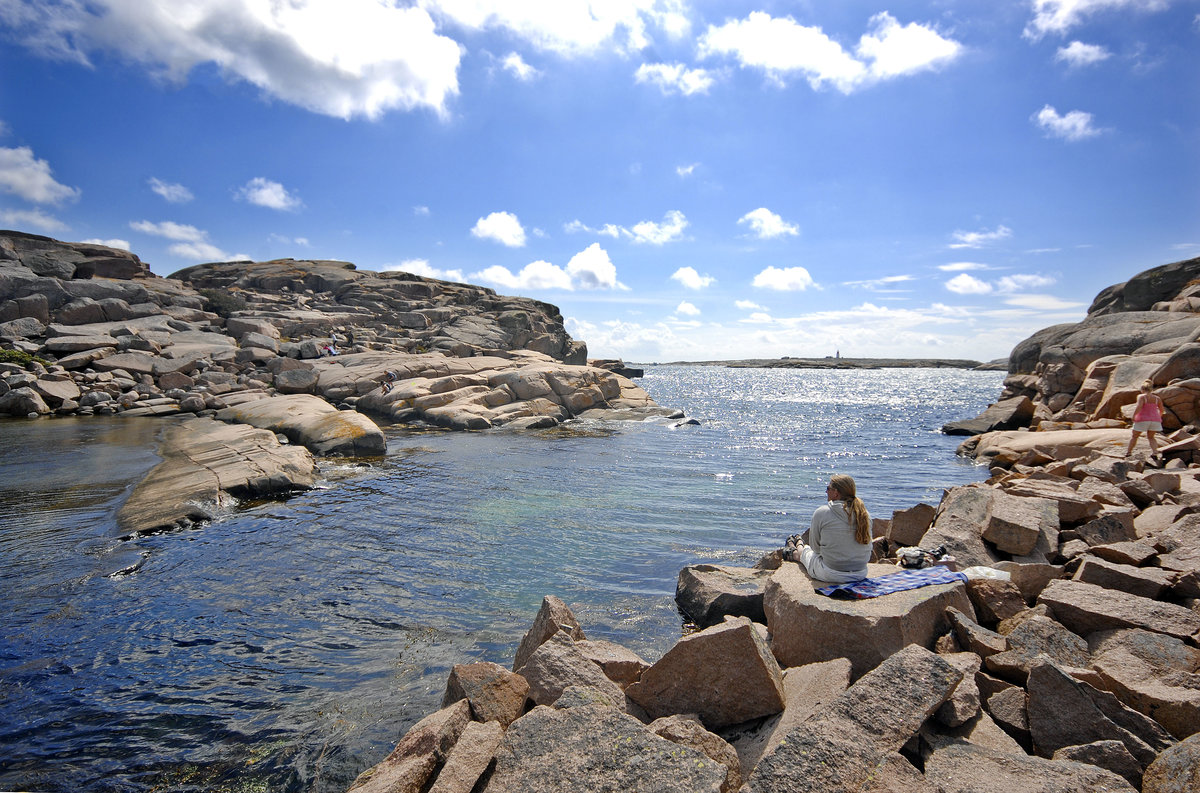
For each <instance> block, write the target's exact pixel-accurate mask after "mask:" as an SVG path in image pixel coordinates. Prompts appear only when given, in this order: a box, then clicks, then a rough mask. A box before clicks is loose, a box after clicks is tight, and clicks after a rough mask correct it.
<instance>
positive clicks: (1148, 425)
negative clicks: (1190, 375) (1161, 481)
mask: <svg viewBox="0 0 1200 793" xmlns="http://www.w3.org/2000/svg"><path fill="white" fill-rule="evenodd" d="M1162 417H1163V401H1162V399H1160V398H1159V397H1158V396H1156V395H1155V394H1154V384H1153V383H1151V382H1150V381H1149V380H1147V381H1145V382H1144V383H1142V388H1141V393H1140V394H1138V398H1137V404H1135V405H1134V408H1133V435H1131V436H1130V438H1129V448H1127V449H1126V450H1125V456H1126V457H1128V456H1129V455H1131V454H1133V447H1134V445H1135V444H1136V443H1137V439H1138V436H1139V435H1141V434H1142V433H1143V432H1144V433H1146V440H1148V441H1150V456H1151V457H1157V456H1158V443H1157V442H1156V441H1155V440H1154V433H1156V432H1162Z"/></svg>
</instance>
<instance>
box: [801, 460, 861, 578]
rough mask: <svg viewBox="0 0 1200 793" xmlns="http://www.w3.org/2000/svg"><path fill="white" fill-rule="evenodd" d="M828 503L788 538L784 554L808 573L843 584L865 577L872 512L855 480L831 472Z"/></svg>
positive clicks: (827, 496)
mask: <svg viewBox="0 0 1200 793" xmlns="http://www.w3.org/2000/svg"><path fill="white" fill-rule="evenodd" d="M825 497H826V498H827V499H828V500H829V503H828V504H826V505H825V506H823V507H818V508H817V511H816V512H814V513H813V517H812V524H811V526H810V527H809V529H808V531H807V532H806V534H807V535H808V541H807V543H805V542H804V541H803V537H804V535H801V534H797V535H795V536H793V537H790V538H789V539H788V541H787V548H785V549H784V552H783V558H784V559H788V560H791V561H794V562H798V563H799V564H801V565H803V566H804V569H805V570H807V571H808V574H809V576H810V577H812V578H815V579H817V580H820V581H831V582H833V583H835V584H845V583H849V582H850V581H858V580H860V579H863V578H866V577H867V562H868V561H870V559H871V516H870V515H868V514H867V508H866V506H865V505H864V504H863V502H862V499H861V498H859V497H858V495H857V493H856V492H855V487H854V480H853V479H852V478H851V477H849V476H847V475H846V474H834V475H833V476H831V477H830V478H829V486H828V487H826V488H825Z"/></svg>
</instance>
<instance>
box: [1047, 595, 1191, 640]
mask: <svg viewBox="0 0 1200 793" xmlns="http://www.w3.org/2000/svg"><path fill="white" fill-rule="evenodd" d="M1038 602H1039V603H1044V604H1046V605H1047V606H1049V607H1050V611H1051V612H1052V613H1053V614H1054V618H1055V619H1057V620H1058V621H1059V622H1061V623H1062V624H1063V625H1066V626H1067V627H1068V628H1070V629H1071V630H1073V631H1075V633H1077V634H1079V635H1080V636H1083V637H1087V636H1088V635H1090V634H1092V633H1095V632H1096V631H1106V630H1115V629H1117V628H1144V629H1145V630H1148V631H1153V632H1155V633H1164V634H1166V635H1168V636H1174V637H1176V638H1178V639H1184V640H1190V641H1191V642H1192V643H1193V644H1194V643H1195V642H1196V639H1197V637H1198V636H1200V613H1197V612H1195V611H1192V610H1191V609H1189V608H1184V607H1183V606H1176V605H1175V604H1174V603H1164V602H1163V601H1160V600H1151V599H1149V598H1144V597H1138V596H1137V595H1131V594H1129V593H1128V592H1121V591H1119V590H1113V589H1105V588H1104V587H1099V586H1096V585H1095V584H1086V583H1084V582H1082V581H1071V580H1065V579H1059V580H1057V581H1051V582H1050V584H1049V585H1048V586H1047V587H1046V588H1045V589H1044V590H1042V594H1041V595H1040V596H1039V597H1038Z"/></svg>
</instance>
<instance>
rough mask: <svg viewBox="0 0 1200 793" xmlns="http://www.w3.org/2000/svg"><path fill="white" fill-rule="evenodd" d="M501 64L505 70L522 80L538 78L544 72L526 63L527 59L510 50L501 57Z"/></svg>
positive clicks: (527, 80)
mask: <svg viewBox="0 0 1200 793" xmlns="http://www.w3.org/2000/svg"><path fill="white" fill-rule="evenodd" d="M500 65H501V66H503V67H504V71H506V72H508V73H509V74H511V75H512V76H513V77H516V78H517V79H518V80H520V81H521V82H529V81H530V80H536V79H537V78H538V77H540V76H541V74H542V73H541V72H539V71H538V70H537V69H535V68H533V67H532V66H530V65H529V64H528V63H526V62H525V59H524V58H522V57H521V56H520V55H519V54H518V53H515V52H510V53H508V54H507V55H505V56H504V57H503V58H502V59H501V61H500Z"/></svg>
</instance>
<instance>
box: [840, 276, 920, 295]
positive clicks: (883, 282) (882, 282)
mask: <svg viewBox="0 0 1200 793" xmlns="http://www.w3.org/2000/svg"><path fill="white" fill-rule="evenodd" d="M913 280H915V279H914V278H913V276H911V275H888V276H884V277H883V278H872V279H870V280H867V281H846V282H845V283H844V284H843V285H844V286H850V287H855V288H857V289H867V290H870V291H873V292H876V291H882V290H887V289H888V287H892V286H895V285H896V284H902V283H905V282H907V281H913Z"/></svg>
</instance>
